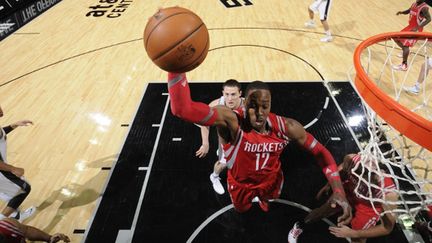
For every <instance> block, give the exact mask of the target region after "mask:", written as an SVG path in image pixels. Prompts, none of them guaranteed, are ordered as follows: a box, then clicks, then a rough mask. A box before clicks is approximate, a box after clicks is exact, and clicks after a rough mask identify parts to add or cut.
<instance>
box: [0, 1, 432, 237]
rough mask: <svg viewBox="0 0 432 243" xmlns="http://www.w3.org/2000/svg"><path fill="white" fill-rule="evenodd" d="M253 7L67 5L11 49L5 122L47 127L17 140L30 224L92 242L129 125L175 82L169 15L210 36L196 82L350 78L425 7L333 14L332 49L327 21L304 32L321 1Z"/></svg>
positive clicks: (5, 64)
mask: <svg viewBox="0 0 432 243" xmlns="http://www.w3.org/2000/svg"><path fill="white" fill-rule="evenodd" d="M121 2H123V3H127V4H128V6H127V7H126V8H124V12H121V16H120V17H117V18H108V17H107V16H108V14H109V13H112V10H113V9H118V6H119V5H120V4H121ZM240 2H241V1H240ZM252 2H253V5H250V6H241V7H236V8H226V7H225V6H224V5H223V4H222V3H221V1H219V0H200V1H174V0H172V1H168V0H164V1H147V0H131V1H127V2H126V1H120V0H119V1H116V2H115V3H113V4H112V5H113V6H111V7H109V8H108V10H109V11H110V12H107V13H106V14H105V15H104V16H101V17H92V16H89V17H87V16H86V14H88V13H89V12H90V11H91V10H92V9H90V7H92V6H93V7H94V6H97V5H105V6H106V4H104V3H101V2H100V1H98V0H93V1H89V0H85V1H84V0H63V1H62V2H60V3H58V4H57V5H55V6H54V7H53V8H52V9H50V10H48V11H47V12H45V13H44V14H43V15H42V16H39V17H38V18H36V19H35V20H33V21H32V22H31V23H29V24H27V25H25V26H24V27H23V28H21V29H20V30H18V31H17V32H16V34H13V35H11V36H9V37H7V38H6V39H5V40H3V41H1V42H0V52H1V55H0V71H1V75H0V96H1V97H2V100H1V102H0V104H1V106H2V108H3V109H4V111H5V116H4V117H3V118H2V119H1V124H5V125H6V124H8V123H11V122H14V121H16V120H19V119H24V118H27V119H31V120H33V121H34V123H35V125H34V126H31V127H26V128H19V129H17V130H16V131H14V132H13V133H12V134H11V135H10V136H9V138H8V143H9V144H8V146H9V147H8V149H9V150H8V151H9V152H8V160H9V162H10V163H12V164H15V165H17V166H21V167H24V168H25V169H26V173H25V176H26V177H27V178H28V180H29V181H30V182H31V184H32V192H31V194H30V196H29V198H28V199H27V200H26V201H25V202H24V204H23V207H24V208H25V207H27V206H29V205H36V206H38V207H39V212H38V213H37V215H36V216H35V217H34V218H32V219H29V220H28V222H27V223H29V224H32V225H35V226H37V227H40V228H42V229H45V230H48V231H50V232H52V233H53V232H55V231H63V232H65V233H67V234H69V235H71V236H72V240H73V242H78V241H80V240H81V239H82V235H81V234H73V232H74V230H76V229H86V228H87V227H88V223H89V220H90V219H91V217H92V215H93V214H94V210H95V205H96V204H97V202H98V200H99V199H100V193H101V191H102V189H103V188H104V185H105V183H106V182H105V181H106V178H107V177H108V175H109V173H110V170H107V169H108V168H110V167H111V166H113V163H115V162H116V160H117V157H118V154H119V152H120V149H121V147H122V146H123V144H124V141H125V138H126V135H127V133H128V127H125V126H122V124H129V123H130V122H131V121H132V120H133V118H134V115H135V113H136V109H137V107H138V105H139V103H140V101H141V99H142V96H143V93H144V90H145V88H146V84H147V82H149V81H160V82H165V79H166V73H165V72H163V71H161V70H159V69H158V68H157V67H156V66H154V65H153V64H152V62H151V61H150V60H149V59H148V58H147V55H146V53H145V51H144V48H143V43H142V32H143V29H144V26H145V23H146V21H147V18H148V17H149V16H151V15H152V14H153V13H154V12H155V11H156V9H157V8H158V7H167V6H173V5H179V6H183V7H186V8H189V9H191V10H193V11H195V12H196V13H197V14H198V15H200V16H201V17H202V18H203V20H204V22H205V23H206V25H207V27H208V28H209V33H210V38H211V44H210V49H211V51H210V52H209V54H208V56H207V59H206V60H205V62H204V63H203V64H202V66H200V67H199V68H198V69H196V70H194V71H192V72H190V73H189V74H188V77H189V79H190V80H197V81H198V80H199V81H218V82H219V81H223V80H226V79H228V78H237V79H238V80H241V81H246V80H255V79H261V80H268V81H278V80H293V81H322V80H323V79H324V80H330V81H341V80H347V71H348V70H349V69H350V67H351V66H352V53H353V51H354V48H355V47H356V46H357V44H358V43H359V42H360V41H361V40H363V39H365V38H367V37H369V36H371V35H374V34H378V33H381V32H387V31H397V30H400V29H402V28H403V27H404V26H405V25H406V24H407V16H396V15H395V13H396V12H397V11H400V10H405V9H407V8H408V7H409V6H410V5H411V3H412V2H413V1H408V0H403V1H396V2H392V4H389V3H388V2H385V1H372V0H363V1H355V0H347V1H337V2H335V3H334V5H333V7H332V10H331V13H330V17H329V23H330V25H331V28H332V32H333V34H334V35H335V37H336V38H335V40H334V41H333V42H332V43H325V44H324V43H321V42H320V41H319V38H320V37H322V35H323V31H322V28H321V27H320V26H319V24H318V27H317V28H316V29H311V30H310V29H305V28H304V27H303V23H304V22H305V20H306V19H307V6H308V5H309V2H307V1H306V2H305V1H291V0H286V1H279V0H266V1H253V0H252ZM430 28H431V27H430V26H427V27H426V29H425V31H428V30H430Z"/></svg>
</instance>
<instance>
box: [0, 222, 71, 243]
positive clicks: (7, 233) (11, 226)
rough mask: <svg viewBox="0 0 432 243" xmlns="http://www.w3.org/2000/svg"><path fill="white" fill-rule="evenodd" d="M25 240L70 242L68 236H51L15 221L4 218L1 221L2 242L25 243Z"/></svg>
mask: <svg viewBox="0 0 432 243" xmlns="http://www.w3.org/2000/svg"><path fill="white" fill-rule="evenodd" d="M25 239H29V240H31V241H43V242H50V243H54V242H59V241H64V242H70V239H69V237H68V236H67V235H65V234H62V233H56V234H54V235H50V234H48V233H45V232H44V231H42V230H40V229H38V228H35V227H33V226H30V225H25V224H21V223H20V222H18V221H17V220H15V219H11V218H4V219H2V220H0V242H5V243H25V242H26V241H25Z"/></svg>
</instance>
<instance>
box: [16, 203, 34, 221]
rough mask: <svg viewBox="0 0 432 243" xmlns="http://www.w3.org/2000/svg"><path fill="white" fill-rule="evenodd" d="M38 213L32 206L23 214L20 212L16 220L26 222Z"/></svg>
mask: <svg viewBox="0 0 432 243" xmlns="http://www.w3.org/2000/svg"><path fill="white" fill-rule="evenodd" d="M35 212H36V207H34V206H31V207H29V208H27V209H26V210H24V211H23V212H18V213H17V216H16V219H18V221H19V222H20V223H22V222H24V220H26V219H28V218H30V217H31V216H33V214H34V213H35Z"/></svg>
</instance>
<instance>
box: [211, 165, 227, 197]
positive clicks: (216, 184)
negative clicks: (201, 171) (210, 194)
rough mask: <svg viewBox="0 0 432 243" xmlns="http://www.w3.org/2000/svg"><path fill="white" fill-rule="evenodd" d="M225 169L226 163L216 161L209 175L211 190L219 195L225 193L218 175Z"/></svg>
mask: <svg viewBox="0 0 432 243" xmlns="http://www.w3.org/2000/svg"><path fill="white" fill-rule="evenodd" d="M225 168H226V163H223V161H222V162H221V161H216V163H215V164H214V167H213V173H211V174H210V181H211V182H212V185H213V189H214V190H215V191H216V192H217V193H218V194H220V195H222V194H224V193H225V189H224V188H223V185H222V183H221V182H220V179H221V178H220V177H219V175H220V173H222V171H223V170H224V169H225Z"/></svg>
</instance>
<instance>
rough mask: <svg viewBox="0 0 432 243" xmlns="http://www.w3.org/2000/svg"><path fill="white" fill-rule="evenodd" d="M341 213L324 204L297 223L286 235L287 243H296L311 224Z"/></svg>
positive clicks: (337, 209) (339, 210) (328, 204)
mask: <svg viewBox="0 0 432 243" xmlns="http://www.w3.org/2000/svg"><path fill="white" fill-rule="evenodd" d="M338 212H341V209H340V208H332V207H331V205H330V203H324V204H323V205H322V206H321V207H319V208H316V209H314V210H312V211H311V212H310V213H309V214H308V215H307V216H306V218H305V219H303V220H300V221H297V222H296V223H295V224H294V226H293V227H292V228H291V230H290V231H289V233H288V242H289V243H296V242H297V239H298V238H299V236H300V234H302V233H303V231H305V230H306V231H307V230H308V228H310V227H313V223H315V222H317V221H319V220H321V219H323V218H327V217H329V216H332V215H334V214H336V213H338Z"/></svg>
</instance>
